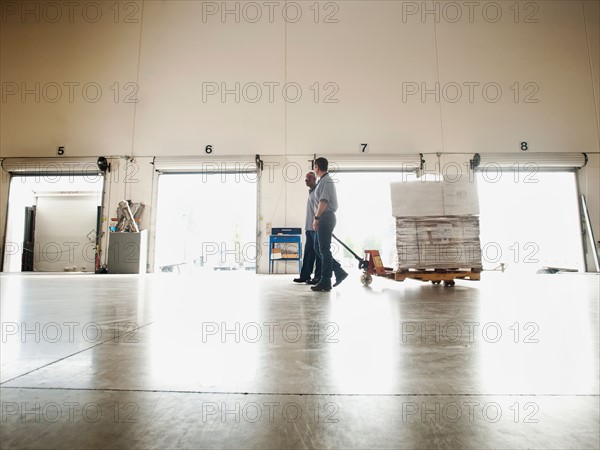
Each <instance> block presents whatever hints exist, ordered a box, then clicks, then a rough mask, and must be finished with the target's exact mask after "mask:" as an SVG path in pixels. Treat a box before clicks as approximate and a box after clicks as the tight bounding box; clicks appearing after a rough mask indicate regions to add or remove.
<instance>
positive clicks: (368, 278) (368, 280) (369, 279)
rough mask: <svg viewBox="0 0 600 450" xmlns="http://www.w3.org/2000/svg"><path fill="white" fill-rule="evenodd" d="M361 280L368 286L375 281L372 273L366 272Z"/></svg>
mask: <svg viewBox="0 0 600 450" xmlns="http://www.w3.org/2000/svg"><path fill="white" fill-rule="evenodd" d="M360 282H361V283H362V284H363V286H368V285H370V284H371V283H372V282H373V277H372V276H371V274H369V273H367V272H364V273H363V274H362V275H361V276H360Z"/></svg>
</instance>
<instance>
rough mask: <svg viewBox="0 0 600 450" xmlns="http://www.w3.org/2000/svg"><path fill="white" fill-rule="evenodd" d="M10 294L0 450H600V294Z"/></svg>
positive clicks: (13, 282)
mask: <svg viewBox="0 0 600 450" xmlns="http://www.w3.org/2000/svg"><path fill="white" fill-rule="evenodd" d="M291 278H293V276H283V275H270V276H269V275H253V274H248V273H239V274H238V273H221V272H218V273H214V274H204V275H200V276H194V277H188V276H182V275H176V274H153V275H146V276H126V275H85V274H72V275H64V274H60V275H46V274H32V275H21V274H14V275H9V274H7V275H2V276H0V283H1V285H0V295H1V315H2V347H1V354H0V358H1V364H2V365H1V368H2V370H1V373H0V383H1V385H0V395H1V402H2V421H1V423H0V427H1V431H2V433H1V434H0V443H1V446H2V448H22V447H28V448H49V447H52V448H67V447H68V448H73V447H78V448H82V447H85V448H107V447H108V448H532V447H533V448H598V447H599V446H600V436H599V434H600V431H599V427H598V423H599V412H598V402H599V386H598V384H599V379H600V374H599V361H600V359H599V338H598V335H599V325H598V304H599V303H598V302H599V299H600V295H599V290H600V286H599V281H600V279H599V277H598V276H597V275H593V274H565V275H560V274H556V275H534V276H533V275H532V276H528V277H522V278H515V277H510V276H508V275H506V274H500V273H485V274H484V276H483V279H482V281H481V282H469V281H457V284H456V286H455V287H453V288H445V287H443V286H434V285H431V284H426V283H421V282H417V281H412V280H409V281H406V282H403V283H397V282H394V281H391V280H384V279H376V280H375V282H374V283H373V285H371V286H370V287H369V288H365V287H363V286H361V285H360V282H359V280H358V279H357V277H353V278H352V277H351V278H349V279H348V280H347V281H345V282H344V283H343V284H342V285H341V286H340V287H339V288H336V289H334V290H333V291H332V292H330V293H315V292H312V291H310V289H309V287H308V286H305V285H296V284H294V283H292V282H291Z"/></svg>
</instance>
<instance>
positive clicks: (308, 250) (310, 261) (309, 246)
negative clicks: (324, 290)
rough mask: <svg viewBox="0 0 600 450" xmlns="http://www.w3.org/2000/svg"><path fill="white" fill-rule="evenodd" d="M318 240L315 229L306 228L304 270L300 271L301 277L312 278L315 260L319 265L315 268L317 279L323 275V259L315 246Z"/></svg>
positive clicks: (304, 278)
mask: <svg viewBox="0 0 600 450" xmlns="http://www.w3.org/2000/svg"><path fill="white" fill-rule="evenodd" d="M316 240H317V232H316V231H315V230H306V242H305V244H304V258H302V271H301V272H300V278H301V279H303V280H310V277H311V275H312V270H313V266H314V265H315V262H316V266H317V267H316V269H315V279H317V280H318V279H319V276H320V275H321V259H320V258H319V257H318V256H317V255H318V254H317V252H316V248H315V245H316Z"/></svg>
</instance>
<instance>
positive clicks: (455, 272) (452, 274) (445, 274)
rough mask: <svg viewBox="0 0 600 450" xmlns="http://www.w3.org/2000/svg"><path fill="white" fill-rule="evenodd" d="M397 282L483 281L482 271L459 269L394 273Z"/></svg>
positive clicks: (408, 270) (414, 270) (404, 270)
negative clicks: (407, 280)
mask: <svg viewBox="0 0 600 450" xmlns="http://www.w3.org/2000/svg"><path fill="white" fill-rule="evenodd" d="M393 274H394V279H395V280H396V281H404V280H406V279H407V278H412V279H414V280H421V281H431V282H437V283H439V282H442V281H444V282H450V281H454V280H455V279H461V280H472V281H479V280H481V269H475V268H474V269H471V270H459V269H431V270H424V269H403V270H398V271H397V272H393Z"/></svg>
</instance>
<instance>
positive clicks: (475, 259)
mask: <svg viewBox="0 0 600 450" xmlns="http://www.w3.org/2000/svg"><path fill="white" fill-rule="evenodd" d="M391 193H392V212H393V214H394V216H395V217H396V248H397V251H398V269H459V268H467V269H481V243H480V240H479V217H478V214H479V200H478V196H477V186H476V184H475V183H474V182H469V181H462V182H456V183H450V182H436V181H413V182H399V183H392V185H391Z"/></svg>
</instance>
